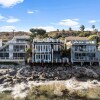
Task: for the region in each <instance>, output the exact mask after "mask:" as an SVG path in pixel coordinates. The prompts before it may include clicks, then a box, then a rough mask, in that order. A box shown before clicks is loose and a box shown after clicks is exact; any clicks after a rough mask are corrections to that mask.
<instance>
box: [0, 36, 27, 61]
mask: <svg viewBox="0 0 100 100" xmlns="http://www.w3.org/2000/svg"><path fill="white" fill-rule="evenodd" d="M19 38H20V37H19ZM27 45H28V44H27V41H25V40H24V38H22V40H21V39H19V40H17V39H16V38H13V39H12V40H10V41H8V42H7V43H6V44H5V45H3V46H2V47H0V59H2V60H1V61H3V60H4V61H6V60H7V61H10V60H12V61H22V60H25V54H26V47H27Z"/></svg>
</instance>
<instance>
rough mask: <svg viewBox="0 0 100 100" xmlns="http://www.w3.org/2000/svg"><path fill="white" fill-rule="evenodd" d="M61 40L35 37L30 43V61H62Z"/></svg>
mask: <svg viewBox="0 0 100 100" xmlns="http://www.w3.org/2000/svg"><path fill="white" fill-rule="evenodd" d="M63 44H64V43H63V42H61V41H59V40H58V39H52V38H47V39H36V40H33V44H32V62H35V63H36V62H40V63H41V62H44V63H57V62H61V61H62V57H61V55H62V54H61V50H62V47H63Z"/></svg>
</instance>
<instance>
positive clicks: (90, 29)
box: [85, 27, 93, 31]
mask: <svg viewBox="0 0 100 100" xmlns="http://www.w3.org/2000/svg"><path fill="white" fill-rule="evenodd" d="M85 31H93V29H92V28H88V27H87V28H85Z"/></svg>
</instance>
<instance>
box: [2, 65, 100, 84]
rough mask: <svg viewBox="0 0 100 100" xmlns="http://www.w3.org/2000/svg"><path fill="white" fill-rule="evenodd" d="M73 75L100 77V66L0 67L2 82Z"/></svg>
mask: <svg viewBox="0 0 100 100" xmlns="http://www.w3.org/2000/svg"><path fill="white" fill-rule="evenodd" d="M72 77H76V78H79V79H81V78H90V79H98V80H99V79H100V68H98V69H96V68H95V67H94V69H93V68H92V69H90V68H86V67H77V66H73V67H66V66H62V67H60V66H58V67H56V66H54V67H47V66H44V67H40V66H34V67H33V68H32V69H31V68H30V67H29V66H15V67H14V66H2V67H0V84H6V83H9V85H14V84H16V83H21V82H25V83H27V82H28V81H53V80H67V79H70V78H72Z"/></svg>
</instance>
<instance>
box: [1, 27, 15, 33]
mask: <svg viewBox="0 0 100 100" xmlns="http://www.w3.org/2000/svg"><path fill="white" fill-rule="evenodd" d="M13 29H16V27H15V26H1V27H0V31H1V32H3V31H12V30H13Z"/></svg>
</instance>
